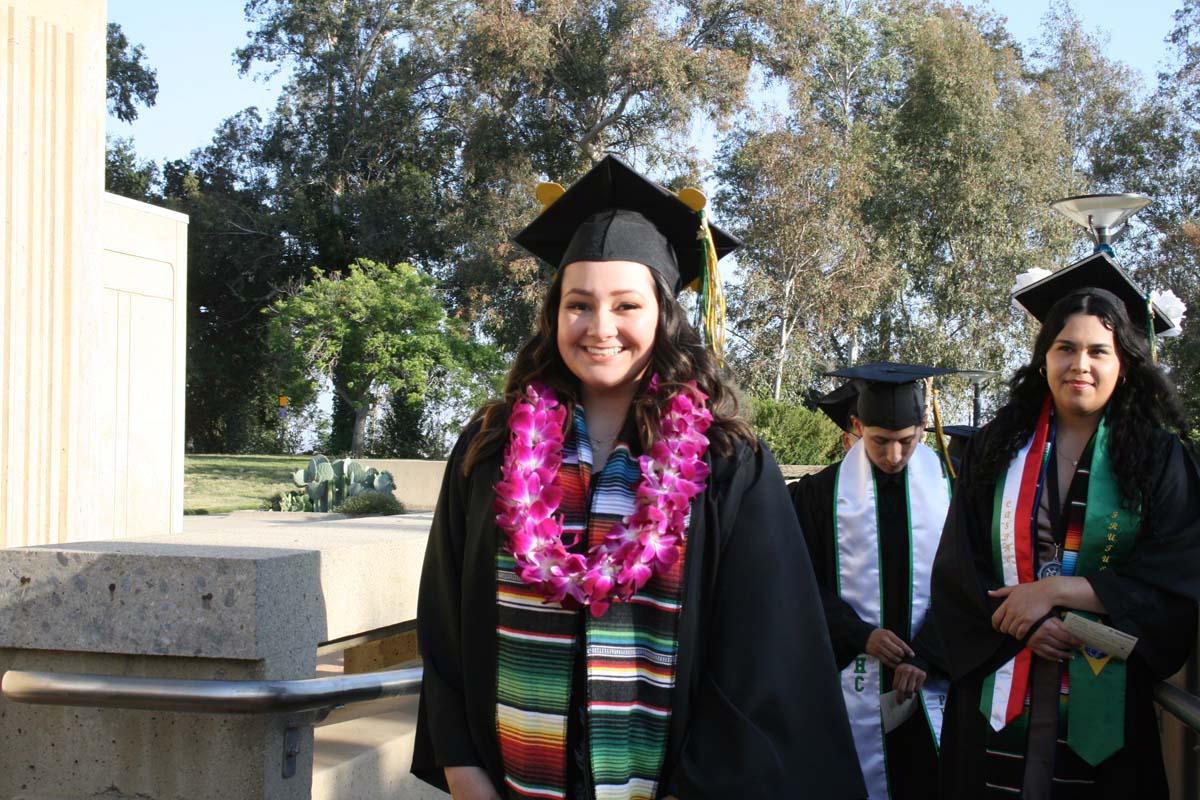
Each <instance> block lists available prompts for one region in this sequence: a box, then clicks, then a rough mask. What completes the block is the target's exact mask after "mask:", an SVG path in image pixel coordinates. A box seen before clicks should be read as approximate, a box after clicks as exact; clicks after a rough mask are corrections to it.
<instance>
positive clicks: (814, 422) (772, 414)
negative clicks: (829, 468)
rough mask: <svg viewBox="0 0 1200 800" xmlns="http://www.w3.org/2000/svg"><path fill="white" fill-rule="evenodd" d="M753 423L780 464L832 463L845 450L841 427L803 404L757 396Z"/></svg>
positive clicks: (752, 404) (753, 405) (754, 404)
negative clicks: (843, 448)
mask: <svg viewBox="0 0 1200 800" xmlns="http://www.w3.org/2000/svg"><path fill="white" fill-rule="evenodd" d="M750 424H751V425H752V426H754V430H755V431H756V432H757V433H758V435H759V436H761V437H762V440H763V441H764V442H766V443H767V446H768V447H770V448H771V452H772V453H774V454H775V460H776V461H778V462H779V463H780V464H831V463H833V462H834V461H835V460H836V459H837V458H838V457H839V456H840V454H841V452H842V442H841V436H842V432H841V430H840V429H839V428H838V426H837V425H834V424H833V422H832V421H831V420H830V419H829V417H827V416H825V415H824V414H823V413H821V412H820V411H817V410H809V409H807V408H805V407H804V406H803V405H802V404H800V403H793V402H781V401H777V400H771V399H759V398H755V399H754V400H752V401H751V408H750Z"/></svg>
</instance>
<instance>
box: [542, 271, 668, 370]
mask: <svg viewBox="0 0 1200 800" xmlns="http://www.w3.org/2000/svg"><path fill="white" fill-rule="evenodd" d="M657 327H658V299H657V296H656V294H655V291H654V278H653V276H652V275H651V274H650V268H649V267H647V266H646V265H644V264H639V263H637V262H634V261H576V262H574V263H572V264H568V265H567V266H566V267H564V268H563V277H562V299H561V300H560V301H559V306H558V352H559V354H561V355H562V359H563V361H564V362H565V363H566V365H567V368H568V369H570V370H571V372H572V373H573V374H574V375H575V377H577V378H579V381H580V383H581V384H583V387H584V389H585V390H587V391H590V392H592V393H611V392H614V391H616V392H621V391H626V390H628V389H630V388H631V387H632V386H633V385H634V384H636V382H637V381H638V380H639V379H640V378H641V377H642V374H643V373H644V372H645V371H646V367H647V365H648V364H649V363H650V357H651V355H652V354H653V352H654V336H655V330H656V329H657Z"/></svg>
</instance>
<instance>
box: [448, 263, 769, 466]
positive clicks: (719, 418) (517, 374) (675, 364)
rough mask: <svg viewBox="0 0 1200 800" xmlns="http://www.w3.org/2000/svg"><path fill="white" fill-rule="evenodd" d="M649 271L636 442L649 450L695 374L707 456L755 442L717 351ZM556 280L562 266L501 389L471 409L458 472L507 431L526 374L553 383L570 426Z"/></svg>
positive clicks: (575, 386) (494, 447) (574, 385)
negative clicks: (650, 345)
mask: <svg viewBox="0 0 1200 800" xmlns="http://www.w3.org/2000/svg"><path fill="white" fill-rule="evenodd" d="M647 269H649V268H648V267H647ZM650 275H651V276H652V277H653V278H654V293H655V296H656V297H657V299H658V325H657V326H656V327H655V331H654V350H653V352H652V353H651V356H650V365H649V368H648V369H647V370H646V373H645V375H644V376H643V377H642V381H641V385H640V386H639V387H638V392H637V394H636V395H635V397H634V401H633V416H634V422H635V424H636V426H637V430H638V435H639V437H640V438H641V445H642V449H643V450H648V449H649V448H650V447H651V445H653V444H654V442H655V441H656V439H657V438H658V421H659V419H660V418H661V416H662V410H663V408H664V407H665V406H666V403H667V401H668V400H669V399H670V398H671V396H672V395H674V394H675V393H676V392H678V391H680V390H682V389H683V386H684V384H686V383H687V382H688V381H695V382H696V385H697V386H698V387H699V388H700V390H701V391H702V392H704V393H705V394H706V395H708V408H709V410H710V411H712V415H713V423H712V427H710V428H709V429H708V433H707V436H708V439H709V442H710V444H709V450H710V451H711V452H712V453H713V455H719V456H727V455H731V454H732V453H733V449H734V444H735V442H736V440H738V439H741V440H743V441H745V442H747V443H748V444H749V445H750V446H751V447H754V448H757V446H758V439H757V438H756V437H755V435H754V432H753V430H751V428H750V425H749V424H748V423H747V422H746V420H744V419H743V418H742V417H741V416H739V414H738V403H737V397H736V395H735V394H734V392H733V389H732V387H731V386H730V385H729V384H728V383H727V382H726V380H725V378H724V377H723V376H722V374H721V370H720V368H719V367H718V366H717V362H716V358H715V357H714V356H713V354H712V352H711V351H709V349H708V348H707V347H705V346H704V344H703V343H702V342H701V341H700V336H699V335H698V334H697V333H696V329H695V328H693V327H692V325H691V323H689V322H688V320H687V315H686V313H685V312H684V310H683V307H682V306H681V305H679V301H677V300H676V299H675V296H674V293H673V292H672V291H671V288H670V287H669V286H668V285H667V283H666V281H665V280H664V279H663V277H662V276H661V275H659V274H658V273H657V272H656V271H654V270H652V269H651V270H650ZM562 281H563V270H561V269H560V270H558V272H557V273H555V275H554V280H553V281H552V282H551V284H550V288H549V289H548V290H547V291H546V298H545V301H544V302H543V303H542V308H541V311H540V312H539V313H538V318H537V330H536V331H535V332H534V334H533V336H531V337H530V338H529V339H528V340H526V342H525V344H524V345H522V346H521V349H520V350H519V351H518V352H517V358H516V361H514V362H513V365H512V369H510V370H509V372H508V378H507V380H506V381H505V384H504V396H503V397H501V398H498V399H496V400H492V401H491V402H489V403H487V404H486V405H484V406H483V407H482V408H480V409H479V411H478V412H476V414H475V418H474V420H480V421H481V426H480V430H479V433H478V434H477V435H476V436H475V438H474V439H473V440H472V442H471V445H470V447H469V448H468V449H467V454H466V457H465V458H464V459H463V466H462V471H463V475H464V476H465V475H468V474H470V472H471V470H472V469H473V468H474V467H475V465H476V464H477V463H479V461H480V460H482V459H484V458H487V457H488V456H490V455H492V454H494V453H496V452H498V451H499V450H500V449H501V448H502V447H503V446H504V444H505V442H506V441H507V438H508V427H507V424H506V423H507V421H508V415H509V412H510V410H511V409H512V407H513V403H514V402H516V400H517V399H518V398H519V397H520V396H521V395H522V393H523V392H524V391H525V387H526V386H528V385H529V384H530V383H532V382H533V381H540V382H541V383H543V384H545V385H546V386H548V387H550V388H551V389H553V390H554V392H555V394H556V395H557V396H558V399H559V401H560V402H562V403H563V404H564V405H565V406H566V407H567V425H568V427H569V426H570V424H571V420H572V419H573V418H574V410H575V406H576V405H577V404H578V403H579V402H580V398H581V391H580V385H579V379H578V378H577V377H575V375H574V373H572V372H571V370H570V369H568V368H567V365H566V363H565V362H564V361H563V359H562V355H561V354H560V353H559V352H558V307H559V303H560V300H561V299H562ZM653 375H658V385H659V390H658V392H657V393H656V394H647V393H646V391H645V389H646V384H647V383H649V381H650V378H651V376H653ZM474 420H473V421H474Z"/></svg>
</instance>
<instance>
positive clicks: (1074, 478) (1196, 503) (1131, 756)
mask: <svg viewBox="0 0 1200 800" xmlns="http://www.w3.org/2000/svg"><path fill="white" fill-rule="evenodd" d="M1099 268H1100V269H1106V268H1107V265H1104V264H1101V265H1100V267H1099ZM1062 272H1066V270H1064V271H1062ZM1095 274H1096V273H1095V272H1087V271H1084V272H1081V273H1079V275H1080V276H1082V277H1081V278H1080V279H1081V280H1087V279H1089V276H1091V278H1090V279H1091V280H1094V279H1095ZM1048 280H1049V279H1048ZM1125 282H1126V283H1127V284H1128V285H1129V286H1130V287H1132V282H1131V281H1129V280H1128V279H1127V278H1126V279H1125ZM1072 288H1075V291H1071V290H1072ZM1049 293H1050V295H1051V297H1050V298H1049V299H1047V301H1046V302H1045V304H1044V305H1039V306H1037V310H1036V311H1035V310H1034V308H1033V307H1031V306H1030V304H1029V303H1026V307H1027V308H1030V310H1031V312H1033V313H1035V315H1036V316H1038V318H1039V320H1042V321H1043V322H1044V324H1043V328H1042V332H1041V333H1040V334H1039V336H1038V339H1037V342H1036V343H1035V346H1034V353H1033V358H1032V360H1031V362H1030V363H1029V364H1028V365H1026V366H1024V367H1022V368H1021V369H1020V370H1018V372H1017V374H1016V376H1015V377H1014V378H1013V380H1012V384H1011V385H1012V390H1011V396H1010V400H1009V402H1008V404H1007V405H1006V406H1005V407H1004V408H1002V409H1001V410H1000V412H999V413H998V414H997V415H996V418H995V420H994V421H993V422H992V423H990V424H989V425H987V426H985V427H984V428H983V429H982V430H981V431H980V433H979V434H978V435H976V436H975V437H974V438H973V439H972V440H971V442H970V444H969V446H968V449H967V453H966V456H965V457H964V460H963V469H962V472H961V474H960V475H959V478H958V483H957V485H956V486H955V491H954V498H953V501H952V504H951V509H950V513H949V516H948V518H947V521H946V527H945V531H944V533H943V536H942V541H941V545H940V547H939V549H938V554H937V558H936V559H935V562H934V570H933V603H934V605H935V607H936V608H937V610H938V615H937V624H938V628H939V630H940V632H941V636H942V640H943V642H944V643H945V651H946V657H947V660H948V663H949V666H950V670H951V679H952V684H951V692H950V699H949V703H948V707H947V709H946V717H945V725H944V728H943V739H942V743H943V749H942V756H943V758H942V776H943V792H944V796H945V797H947V798H961V797H980V798H986V797H1011V796H1013V795H1014V794H1016V793H1020V794H1022V796H1025V797H1038V798H1042V797H1053V798H1055V800H1069V799H1070V798H1089V800H1093V799H1097V798H1099V799H1103V798H1112V799H1114V800H1115V798H1129V797H1138V798H1162V799H1164V800H1165V798H1166V797H1167V786H1166V777H1165V774H1164V770H1163V763H1162V753H1161V749H1160V744H1159V737H1158V724H1157V719H1156V716H1155V710H1154V703H1153V696H1152V693H1153V689H1154V686H1155V684H1156V683H1157V682H1158V681H1160V680H1162V679H1164V678H1166V677H1168V676H1170V675H1171V674H1173V673H1174V672H1176V671H1177V670H1178V669H1179V668H1180V667H1182V665H1183V664H1184V662H1185V661H1186V660H1187V658H1188V656H1189V655H1190V653H1191V650H1192V647H1193V644H1194V642H1195V633H1196V623H1197V613H1196V601H1197V599H1200V477H1198V475H1197V469H1196V464H1195V462H1194V460H1193V459H1192V457H1191V455H1190V453H1188V452H1186V451H1185V449H1184V446H1183V445H1182V444H1181V441H1180V438H1179V436H1178V435H1177V434H1176V433H1174V432H1168V430H1166V428H1168V427H1169V428H1170V429H1172V430H1174V431H1179V430H1183V431H1186V423H1185V422H1184V420H1183V417H1182V413H1181V411H1180V409H1179V405H1178V401H1177V400H1176V399H1175V394H1174V390H1173V388H1172V387H1171V386H1170V384H1169V383H1168V382H1167V380H1166V378H1165V377H1164V376H1163V374H1162V372H1161V370H1160V369H1159V368H1158V367H1157V365H1155V364H1153V362H1152V360H1151V357H1150V348H1149V345H1148V342H1147V339H1146V335H1145V333H1144V331H1145V327H1143V326H1142V325H1141V324H1134V323H1132V322H1131V319H1130V318H1131V317H1132V318H1134V319H1137V315H1138V314H1142V317H1143V318H1144V316H1145V309H1146V300H1145V297H1144V296H1142V295H1140V294H1139V293H1138V291H1136V290H1134V289H1133V288H1131V289H1130V293H1131V295H1132V296H1131V297H1129V298H1126V297H1121V298H1120V299H1118V297H1117V296H1116V295H1114V294H1112V293H1110V292H1108V291H1106V290H1102V289H1097V288H1095V286H1094V285H1093V284H1090V283H1084V284H1083V285H1082V286H1080V287H1071V286H1059V287H1054V289H1053V290H1050V291H1049ZM1064 293H1065V294H1064ZM1060 298H1061V299H1060ZM1018 299H1020V298H1018ZM1056 300H1057V302H1055V301H1056ZM1126 306H1127V307H1128V310H1126ZM1039 409H1040V410H1039ZM1086 419H1090V420H1091V422H1090V427H1091V430H1090V432H1089V428H1088V427H1087V426H1085V425H1084V424H1083V421H1084V420H1086ZM1089 436H1090V438H1088V437H1089ZM1064 437H1067V438H1064ZM1060 475H1063V476H1066V478H1060V477H1059V476H1060ZM1059 487H1061V493H1060V492H1059V491H1058V489H1059ZM1134 490H1136V492H1137V494H1136V497H1137V501H1136V502H1131V500H1130V499H1129V497H1130V492H1131V491H1134ZM1056 502H1057V507H1055V503H1056ZM1060 509H1061V510H1060ZM1009 576H1011V577H1009ZM1002 586H1005V587H1006V588H1003V589H1002V588H1001V587H1002ZM1073 609H1074V610H1082V611H1084V612H1092V613H1093V614H1097V615H1100V616H1099V619H1100V621H1101V622H1102V623H1104V624H1107V625H1109V626H1111V627H1113V628H1116V629H1118V630H1120V631H1123V632H1125V633H1127V634H1130V635H1132V636H1134V637H1136V638H1137V645H1136V647H1135V648H1134V649H1133V651H1132V653H1131V654H1130V656H1129V658H1128V660H1127V661H1125V662H1120V661H1119V660H1118V659H1112V660H1108V661H1104V660H1103V657H1104V655H1105V654H1102V653H1096V652H1095V651H1088V652H1087V653H1086V654H1085V651H1083V650H1081V649H1080V646H1081V643H1080V642H1079V641H1078V640H1075V639H1074V637H1073V636H1071V635H1070V633H1069V632H1066V631H1065V630H1064V629H1063V628H1062V627H1061V620H1060V615H1061V613H1062V612H1065V611H1069V610H1073Z"/></svg>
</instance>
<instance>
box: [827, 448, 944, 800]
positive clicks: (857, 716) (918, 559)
mask: <svg viewBox="0 0 1200 800" xmlns="http://www.w3.org/2000/svg"><path fill="white" fill-rule="evenodd" d="M904 480H905V491H906V494H907V497H908V528H909V546H910V548H911V549H910V562H909V563H910V566H911V570H910V572H911V576H912V590H911V592H910V595H909V596H910V609H911V612H910V624H909V630H908V634H909V636H908V638H910V639H911V637H912V632H913V631H916V630H919V629H920V627H921V623H922V622H923V621H924V619H925V612H926V611H927V610H928V608H929V577H930V573H931V572H932V571H933V558H934V555H935V554H936V552H937V546H938V541H939V540H940V539H941V535H942V526H943V524H944V523H945V521H946V513H947V511H949V508H950V487H949V484H948V483H947V481H946V478H945V476H944V475H943V474H942V465H941V461H940V460H939V459H938V457H937V454H935V453H934V452H933V451H932V450H930V449H929V448H928V447H926V446H925V445H923V444H919V445H917V450H916V452H915V453H913V456H912V458H911V459H910V460H909V462H908V465H907V467H906V470H905V475H904ZM834 491H835V507H834V537H835V539H836V544H837V574H838V595H839V596H840V597H841V598H842V599H843V600H845V601H846V602H847V603H849V604H850V607H851V608H853V609H854V611H855V612H856V613H857V614H858V616H859V617H860V618H861V619H862V620H863V621H864V622H866V623H867V624H869V625H874V626H875V627H881V623H882V622H883V621H884V620H883V609H882V605H883V582H882V574H881V569H886V567H884V565H882V564H881V560H882V555H881V551H880V546H879V517H878V514H879V511H878V505H877V500H876V495H875V479H874V473H873V470H872V468H871V461H870V459H869V458H867V451H866V446H865V445H864V444H863V442H862V440H861V439H860V440H859V441H858V442H857V443H856V444H855V445H854V447H852V448H851V449H850V452H848V453H847V454H846V458H845V459H844V460H843V461H842V463H841V465H840V466H839V467H838V477H837V484H836V489H835V490H834ZM893 613H895V610H893ZM893 627H895V626H893ZM903 627H904V626H903V625H901V626H900V628H899V630H903ZM881 678H882V676H881V670H880V663H879V660H878V659H876V658H874V657H873V656H868V655H866V654H865V653H863V654H860V655H859V656H858V657H856V658H855V659H854V661H852V662H851V663H850V664H849V665H847V666H846V668H845V669H843V670H842V695H843V697H844V698H845V701H846V711H847V713H848V714H849V717H850V729H851V732H852V733H853V734H854V745H855V748H856V749H857V751H858V760H859V764H860V765H861V767H862V771H863V777H864V778H865V779H866V783H867V790H868V792H869V796H870V798H871V800H878V799H879V798H889V797H890V792H889V791H888V780H887V753H886V748H885V746H884V730H883V721H882V718H881V717H880V711H879V694H880V686H881V683H880V682H881ZM947 691H948V687H947V684H946V682H945V680H942V679H933V678H932V677H930V678H928V679H927V680H926V681H925V686H924V687H923V689H922V691H921V696H920V698H919V700H920V702H921V705H922V708H923V711H924V714H925V717H926V720H927V722H928V723H929V726H930V728H931V729H932V731H933V736H934V739H935V741H940V739H941V730H942V710H943V707H944V704H945V698H946V694H947Z"/></svg>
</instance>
